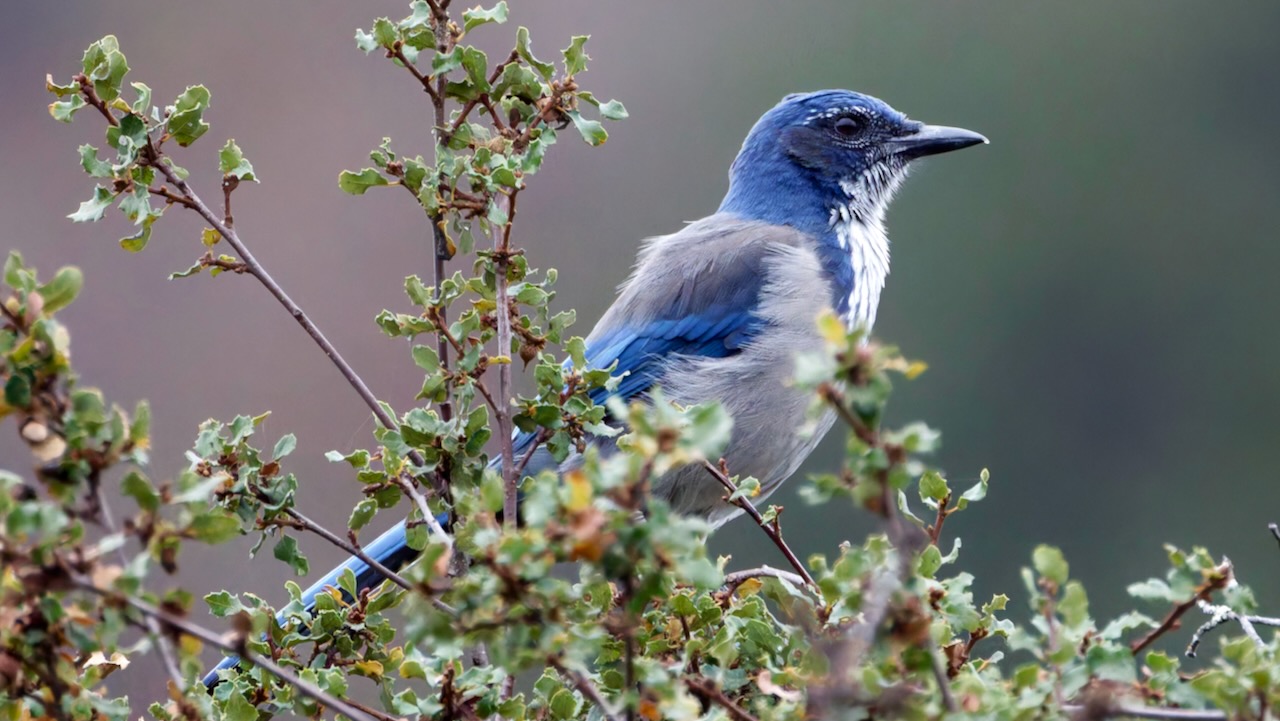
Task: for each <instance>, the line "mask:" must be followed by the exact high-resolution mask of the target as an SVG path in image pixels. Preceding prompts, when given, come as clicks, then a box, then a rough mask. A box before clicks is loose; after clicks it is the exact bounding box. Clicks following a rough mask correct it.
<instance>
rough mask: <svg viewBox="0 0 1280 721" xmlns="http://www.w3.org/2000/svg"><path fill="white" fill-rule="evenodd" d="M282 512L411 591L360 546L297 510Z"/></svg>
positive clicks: (411, 587)
mask: <svg viewBox="0 0 1280 721" xmlns="http://www.w3.org/2000/svg"><path fill="white" fill-rule="evenodd" d="M284 511H285V513H286V514H288V516H289V517H290V518H292V519H294V520H295V521H297V522H298V525H299V526H300V527H301V528H302V529H303V530H306V531H310V532H312V533H314V534H316V535H317V536H319V537H321V538H323V539H324V540H326V541H328V542H329V543H332V544H333V545H335V546H337V547H338V548H341V549H342V550H344V551H346V552H347V553H349V554H351V555H352V556H355V557H356V558H358V559H360V560H361V561H364V562H365V563H367V564H369V567H370V568H372V569H373V570H375V571H377V572H378V573H379V574H381V576H382V577H383V578H385V579H387V580H388V581H391V582H392V583H394V584H396V585H397V586H399V587H400V588H403V589H404V590H406V591H412V590H413V585H412V584H410V583H409V582H408V581H406V580H405V578H404V577H403V576H401V575H400V574H398V573H396V572H395V571H392V570H391V569H390V568H387V567H386V566H384V565H382V564H381V563H379V562H378V561H377V559H375V558H374V557H373V556H370V555H369V554H367V553H365V552H364V549H363V548H361V547H360V546H358V545H356V544H355V543H351V542H349V541H347V540H345V539H343V538H342V537H341V536H338V535H337V534H335V533H334V532H333V531H330V530H329V529H327V528H325V527H324V526H322V525H320V524H319V523H316V522H315V521H313V520H311V519H310V518H308V517H306V516H304V515H303V514H302V513H301V512H299V511H298V510H297V509H294V508H286V509H284Z"/></svg>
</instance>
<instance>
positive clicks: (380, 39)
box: [373, 18, 400, 50]
mask: <svg viewBox="0 0 1280 721" xmlns="http://www.w3.org/2000/svg"><path fill="white" fill-rule="evenodd" d="M399 37H400V34H399V33H397V32H396V26H395V25H394V24H393V23H392V22H391V21H390V20H388V19H387V18H378V19H377V20H374V21H373V41H374V42H375V43H377V44H378V46H379V47H384V48H386V49H388V50H390V49H391V46H393V45H395V44H396V40H398V39H399Z"/></svg>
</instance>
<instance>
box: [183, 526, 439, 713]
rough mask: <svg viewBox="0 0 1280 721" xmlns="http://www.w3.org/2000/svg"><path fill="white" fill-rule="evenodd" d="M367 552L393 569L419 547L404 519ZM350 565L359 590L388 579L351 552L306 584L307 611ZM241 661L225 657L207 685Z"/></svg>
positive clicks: (207, 678) (208, 677) (406, 562)
mask: <svg viewBox="0 0 1280 721" xmlns="http://www.w3.org/2000/svg"><path fill="white" fill-rule="evenodd" d="M445 520H446V519H445V518H441V519H440V522H441V523H444V522H445ZM364 552H365V553H366V554H367V555H368V556H369V557H370V558H373V559H375V560H377V561H378V563H381V564H382V565H383V566H385V567H386V568H387V569H389V570H392V571H398V570H400V569H401V568H403V567H405V566H407V565H409V563H410V562H412V561H413V560H414V559H415V558H417V556H418V551H416V550H414V549H413V548H410V547H409V543H408V539H407V537H406V534H405V522H404V521H401V522H399V523H397V524H396V525H394V526H392V527H391V528H390V529H388V530H387V531H386V532H385V533H383V534H382V535H381V536H378V538H377V539H376V540H374V542H373V543H370V544H368V545H366V546H365V547H364ZM348 569H350V570H351V572H352V573H353V574H355V577H356V590H357V592H359V591H363V590H365V589H366V588H373V587H375V586H377V585H378V584H380V583H382V581H383V580H385V579H384V578H383V577H382V574H380V573H378V572H377V571H375V570H374V569H373V567H371V566H370V565H369V564H367V563H365V562H364V561H362V560H360V559H359V558H356V557H354V556H352V557H351V558H348V559H347V560H346V561H345V562H343V564H342V565H340V566H338V567H337V568H335V569H333V570H332V571H330V572H329V573H328V574H326V575H325V576H324V578H321V579H320V580H319V581H316V582H315V583H313V584H311V586H310V587H309V588H307V590H305V591H303V592H302V603H303V605H304V606H305V607H306V609H307V611H308V612H312V611H314V610H315V606H316V597H317V596H319V595H320V594H321V593H323V592H324V590H325V589H326V588H330V587H332V588H337V587H338V579H339V578H340V577H341V576H342V574H343V573H345V572H346V571H347V570H348ZM344 595H345V594H344ZM348 600H349V601H350V600H353V599H348ZM277 620H279V621H281V622H283V618H282V617H279V616H278V617H277ZM238 663H240V657H239V656H228V657H226V658H224V659H222V662H221V663H219V664H218V665H217V666H215V667H214V668H213V670H212V671H210V672H209V673H208V674H207V675H205V677H204V685H205V686H208V687H210V688H212V687H213V686H214V685H216V684H217V683H218V681H219V679H218V672H219V671H221V670H223V669H228V668H231V667H232V666H235V665H236V664H238Z"/></svg>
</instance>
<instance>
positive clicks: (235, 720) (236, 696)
mask: <svg viewBox="0 0 1280 721" xmlns="http://www.w3.org/2000/svg"><path fill="white" fill-rule="evenodd" d="M220 716H221V718H223V719H225V721H258V708H257V707H256V706H254V705H253V704H251V703H249V700H248V699H247V698H245V697H244V694H242V693H240V692H238V691H232V692H231V693H230V694H229V698H228V699H227V702H226V703H225V704H223V706H222V713H221V714H220Z"/></svg>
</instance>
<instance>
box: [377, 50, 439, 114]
mask: <svg viewBox="0 0 1280 721" xmlns="http://www.w3.org/2000/svg"><path fill="white" fill-rule="evenodd" d="M387 57H389V58H395V59H396V60H399V61H400V64H401V65H403V66H404V67H405V69H406V70H408V71H409V72H410V73H412V74H413V77H414V78H416V79H417V81H418V83H419V84H421V85H422V89H423V90H425V91H426V92H427V95H430V96H431V101H432V102H435V101H436V100H437V98H438V97H439V96H438V95H436V89H435V88H434V87H432V85H431V76H429V75H423V74H422V71H420V70H418V66H416V65H414V64H413V63H411V62H409V58H407V57H405V54H404V47H403V45H402V44H401V43H400V41H398V40H397V41H396V44H395V45H393V46H392V48H391V49H390V50H388V51H387Z"/></svg>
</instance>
